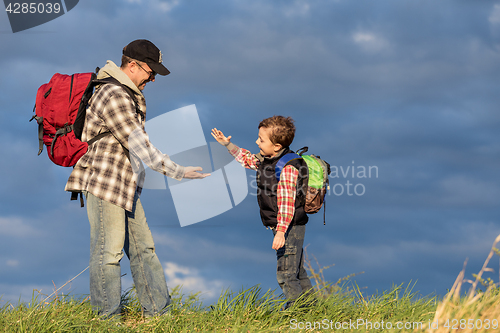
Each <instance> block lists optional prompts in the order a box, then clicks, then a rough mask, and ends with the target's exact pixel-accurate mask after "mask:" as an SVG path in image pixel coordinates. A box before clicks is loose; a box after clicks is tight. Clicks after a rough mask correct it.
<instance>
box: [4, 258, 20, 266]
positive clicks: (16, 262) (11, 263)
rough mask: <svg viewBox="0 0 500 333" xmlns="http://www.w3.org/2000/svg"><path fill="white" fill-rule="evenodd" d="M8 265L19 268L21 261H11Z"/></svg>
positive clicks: (8, 261)
mask: <svg viewBox="0 0 500 333" xmlns="http://www.w3.org/2000/svg"><path fill="white" fill-rule="evenodd" d="M6 264H7V266H9V267H17V266H19V260H13V259H9V260H7V263H6Z"/></svg>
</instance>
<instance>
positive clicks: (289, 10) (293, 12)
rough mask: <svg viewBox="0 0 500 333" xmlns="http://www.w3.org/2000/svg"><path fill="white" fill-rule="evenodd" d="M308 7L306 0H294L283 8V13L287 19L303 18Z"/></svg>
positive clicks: (307, 11)
mask: <svg viewBox="0 0 500 333" xmlns="http://www.w3.org/2000/svg"><path fill="white" fill-rule="evenodd" d="M310 8H311V7H310V5H309V3H308V2H307V1H306V0H295V1H294V2H293V3H291V4H290V5H289V6H287V7H285V9H284V13H285V16H287V17H295V16H303V15H306V14H308V13H309V10H310Z"/></svg>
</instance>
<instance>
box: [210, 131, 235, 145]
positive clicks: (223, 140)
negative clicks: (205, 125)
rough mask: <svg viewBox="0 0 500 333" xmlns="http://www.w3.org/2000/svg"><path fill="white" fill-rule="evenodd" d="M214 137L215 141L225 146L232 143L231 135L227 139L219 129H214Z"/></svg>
mask: <svg viewBox="0 0 500 333" xmlns="http://www.w3.org/2000/svg"><path fill="white" fill-rule="evenodd" d="M212 136H213V137H214V139H215V140H217V142H218V143H220V144H221V145H223V146H227V145H228V144H229V143H231V135H230V136H228V137H226V136H225V135H224V134H223V133H222V132H221V131H219V130H218V129H217V128H213V129H212Z"/></svg>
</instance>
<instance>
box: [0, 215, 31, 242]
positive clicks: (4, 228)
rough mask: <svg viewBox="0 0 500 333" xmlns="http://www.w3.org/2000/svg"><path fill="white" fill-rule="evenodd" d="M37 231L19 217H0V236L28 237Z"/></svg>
mask: <svg viewBox="0 0 500 333" xmlns="http://www.w3.org/2000/svg"><path fill="white" fill-rule="evenodd" d="M36 235H39V231H38V230H37V229H35V228H33V227H32V226H31V225H29V224H28V223H27V222H26V221H24V220H23V219H21V218H19V217H8V218H5V217H0V236H13V237H21V238H24V237H30V236H36Z"/></svg>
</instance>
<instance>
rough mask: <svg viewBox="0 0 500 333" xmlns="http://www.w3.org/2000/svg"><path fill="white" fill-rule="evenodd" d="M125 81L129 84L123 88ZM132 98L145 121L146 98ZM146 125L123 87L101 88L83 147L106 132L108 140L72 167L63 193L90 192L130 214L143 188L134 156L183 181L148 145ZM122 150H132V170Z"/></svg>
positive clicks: (89, 113) (90, 112) (94, 146)
mask: <svg viewBox="0 0 500 333" xmlns="http://www.w3.org/2000/svg"><path fill="white" fill-rule="evenodd" d="M109 63H110V62H108V65H109ZM108 65H107V66H108ZM113 65H114V64H113ZM114 66H115V67H116V65H114ZM104 68H106V67H104ZM104 68H103V69H104ZM116 68H118V67H116ZM123 75H125V74H123ZM125 76H126V75H125ZM115 78H117V79H118V80H119V81H120V82H121V83H123V84H126V85H128V86H131V85H133V83H132V81H130V79H128V77H125V78H124V77H122V76H120V75H119V77H115ZM127 79H128V80H129V81H130V82H124V81H127ZM135 90H137V89H135ZM136 98H137V100H138V103H139V109H140V110H141V111H142V112H143V114H144V118H145V116H146V101H145V99H144V96H143V95H142V94H140V93H137V94H136ZM144 123H145V119H142V117H141V115H140V114H139V113H137V112H136V107H135V104H134V102H133V100H132V98H131V97H130V96H129V95H128V93H127V92H126V91H125V90H124V89H123V88H122V87H120V86H117V85H114V84H105V85H103V86H101V87H99V88H98V89H97V91H96V92H95V93H94V95H93V96H92V98H91V100H90V102H89V108H88V109H87V116H86V121H85V127H84V129H83V133H82V141H88V140H90V139H91V138H93V137H95V136H96V135H98V134H100V133H103V132H107V131H110V132H111V134H112V135H108V136H105V137H103V138H101V139H99V140H97V141H96V142H94V143H93V144H92V145H90V146H89V148H88V151H87V153H86V154H85V155H83V156H82V157H81V158H80V160H79V161H78V162H77V164H76V165H75V167H74V170H73V172H72V173H71V175H70V177H69V180H68V182H67V184H66V188H65V190H66V191H72V192H80V191H88V192H90V193H92V194H93V195H95V196H96V197H98V198H100V199H103V200H105V201H108V202H110V203H112V204H115V205H117V206H119V207H122V208H123V209H125V210H127V211H132V207H133V203H134V195H135V193H136V191H137V192H138V193H140V192H141V190H142V186H143V184H144V172H134V170H142V171H143V170H144V169H143V168H142V163H141V162H140V161H138V160H137V159H134V158H133V157H134V156H137V157H139V158H140V159H141V160H143V161H144V162H145V163H146V164H147V165H148V166H149V167H151V169H153V170H155V171H158V172H161V173H163V174H164V175H166V176H168V177H172V178H175V179H177V180H181V179H182V177H183V175H184V167H182V166H180V165H177V164H175V163H174V162H173V161H172V160H170V158H169V157H168V155H164V154H162V153H161V152H160V151H159V150H158V149H156V148H155V147H154V146H153V145H152V144H151V143H150V142H149V138H148V136H147V134H146V132H145V131H144ZM132 133H133V135H132V136H131V137H130V135H131V134H132ZM129 137H130V138H129ZM129 141H130V146H129ZM122 146H123V148H126V149H128V150H130V155H131V156H130V157H131V158H132V163H134V164H136V165H134V168H132V164H131V161H130V160H129V158H128V157H127V155H126V153H125V152H124V149H123V148H122ZM138 164H140V165H138Z"/></svg>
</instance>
